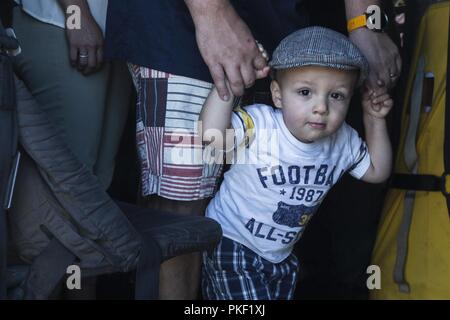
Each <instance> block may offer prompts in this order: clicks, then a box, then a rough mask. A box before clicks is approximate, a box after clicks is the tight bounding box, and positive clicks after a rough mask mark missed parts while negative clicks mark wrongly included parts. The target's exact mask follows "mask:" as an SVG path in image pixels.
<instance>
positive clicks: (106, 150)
mask: <svg viewBox="0 0 450 320" xmlns="http://www.w3.org/2000/svg"><path fill="white" fill-rule="evenodd" d="M110 68H111V71H110V74H109V79H108V89H107V92H106V94H107V97H106V106H105V108H104V115H103V128H102V136H101V140H100V145H99V150H98V155H97V161H96V162H95V167H94V173H95V175H96V176H97V177H99V179H100V181H101V182H102V184H103V186H104V187H105V189H106V188H108V187H109V185H110V184H111V181H112V177H113V173H114V167H115V158H116V155H117V152H118V149H119V145H120V141H121V137H122V133H123V130H124V127H125V123H126V120H127V116H128V111H129V110H130V107H131V103H132V101H133V99H132V90H133V84H132V81H131V77H130V73H129V72H128V68H127V66H126V64H125V63H122V62H118V61H117V62H112V63H111V65H110Z"/></svg>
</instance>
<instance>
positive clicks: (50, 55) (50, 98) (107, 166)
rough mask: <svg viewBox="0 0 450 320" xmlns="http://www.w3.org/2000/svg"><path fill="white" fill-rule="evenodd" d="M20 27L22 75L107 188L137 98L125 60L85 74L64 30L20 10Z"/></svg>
mask: <svg viewBox="0 0 450 320" xmlns="http://www.w3.org/2000/svg"><path fill="white" fill-rule="evenodd" d="M14 30H15V32H16V35H17V38H18V39H19V41H20V45H21V47H22V53H21V54H20V55H18V56H17V57H15V58H14V64H15V69H16V70H15V71H16V74H17V75H18V76H19V77H21V78H22V80H23V81H24V82H25V84H26V85H27V87H28V89H29V90H30V92H31V93H32V94H33V96H34V97H35V98H36V100H37V101H38V102H39V104H40V105H41V106H42V108H43V109H44V110H46V111H47V112H48V114H49V117H50V118H51V119H52V121H53V123H54V124H55V125H57V126H58V127H59V128H61V129H62V130H63V132H64V135H65V138H66V141H67V143H68V145H69V147H70V149H71V150H72V151H73V152H74V153H75V155H76V156H77V157H78V159H79V160H80V161H81V162H82V163H84V164H85V165H86V166H87V167H88V168H90V169H91V170H92V172H93V173H94V174H95V175H96V176H97V177H98V178H99V179H100V181H101V183H102V185H103V186H104V187H105V189H106V188H107V187H108V186H109V184H110V183H111V180H112V175H113V172H114V158H115V155H116V153H117V150H118V146H119V143H120V137H121V135H122V131H123V128H124V124H125V120H126V116H127V112H128V108H129V106H130V102H131V93H132V84H131V79H130V75H129V72H128V69H127V67H126V65H125V63H119V62H114V63H107V64H105V65H104V66H103V68H102V70H101V71H99V72H97V73H95V74H92V75H90V76H84V75H82V74H81V73H80V72H78V71H77V70H76V69H75V68H72V67H71V65H70V61H69V49H68V44H67V41H66V37H65V30H64V29H62V28H59V27H56V26H53V25H50V24H47V23H43V22H41V21H39V20H36V19H35V18H33V17H31V16H29V15H28V14H26V13H24V12H22V11H21V10H20V9H19V8H16V9H15V10H14Z"/></svg>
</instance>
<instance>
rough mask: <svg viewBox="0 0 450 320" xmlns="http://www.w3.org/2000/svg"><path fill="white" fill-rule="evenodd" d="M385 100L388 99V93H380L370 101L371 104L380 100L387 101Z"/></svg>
mask: <svg viewBox="0 0 450 320" xmlns="http://www.w3.org/2000/svg"><path fill="white" fill-rule="evenodd" d="M387 100H389V95H388V94H383V95H381V96H379V97H376V98H374V99H373V100H372V103H373V104H379V103H380V102H384V101H387Z"/></svg>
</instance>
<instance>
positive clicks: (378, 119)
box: [362, 92, 393, 183]
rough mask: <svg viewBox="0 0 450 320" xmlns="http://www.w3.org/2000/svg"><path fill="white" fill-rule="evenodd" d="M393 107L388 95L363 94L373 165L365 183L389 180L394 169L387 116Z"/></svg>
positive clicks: (367, 173)
mask: <svg viewBox="0 0 450 320" xmlns="http://www.w3.org/2000/svg"><path fill="white" fill-rule="evenodd" d="M392 106H393V101H392V99H391V98H390V97H389V95H388V94H387V93H381V94H379V95H377V96H375V95H372V96H371V95H369V93H368V92H365V93H364V94H363V109H364V114H363V121H364V129H365V133H366V143H367V147H368V149H369V154H370V160H371V164H370V167H369V169H368V170H367V172H366V173H365V174H364V176H363V177H362V180H363V181H366V182H371V183H380V182H383V181H385V180H386V179H388V178H389V175H390V174H391V168H392V147H391V142H390V139H389V135H388V130H387V124H386V119H385V117H386V115H387V114H388V113H389V111H390V109H391V108H392Z"/></svg>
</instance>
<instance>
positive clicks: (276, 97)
mask: <svg viewBox="0 0 450 320" xmlns="http://www.w3.org/2000/svg"><path fill="white" fill-rule="evenodd" d="M270 92H271V93H272V101H273V104H274V105H275V107H277V108H279V109H281V108H282V107H283V103H282V101H281V89H280V85H279V84H278V82H277V81H276V80H272V82H271V83H270Z"/></svg>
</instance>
